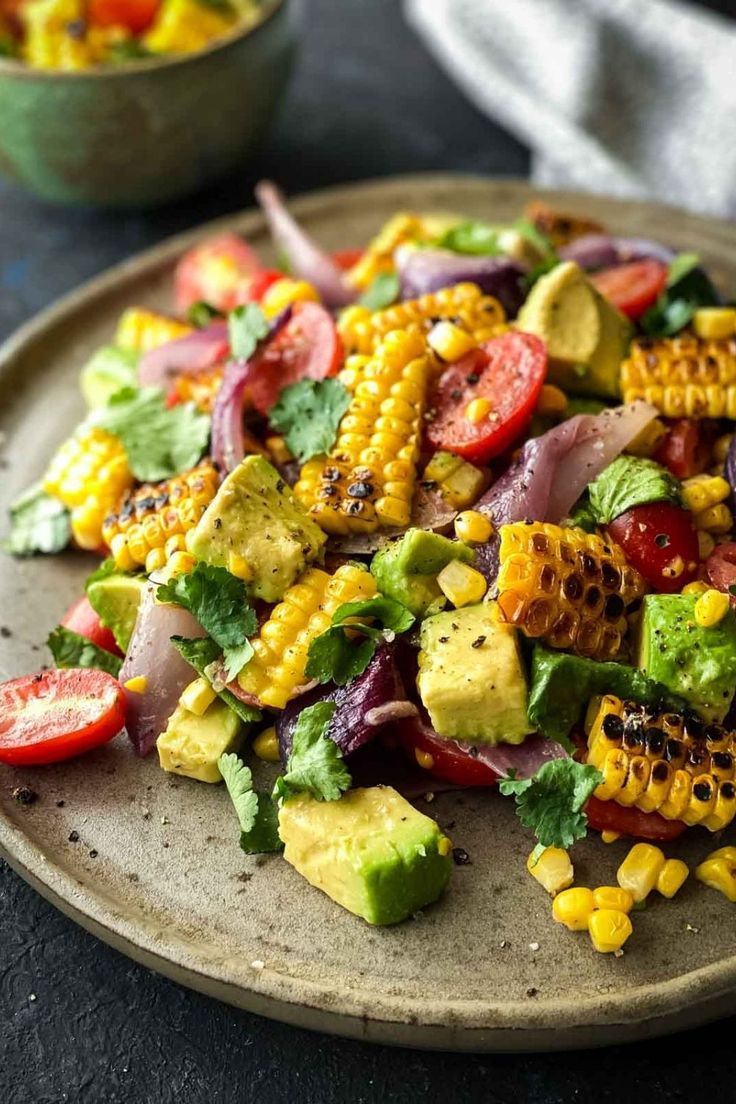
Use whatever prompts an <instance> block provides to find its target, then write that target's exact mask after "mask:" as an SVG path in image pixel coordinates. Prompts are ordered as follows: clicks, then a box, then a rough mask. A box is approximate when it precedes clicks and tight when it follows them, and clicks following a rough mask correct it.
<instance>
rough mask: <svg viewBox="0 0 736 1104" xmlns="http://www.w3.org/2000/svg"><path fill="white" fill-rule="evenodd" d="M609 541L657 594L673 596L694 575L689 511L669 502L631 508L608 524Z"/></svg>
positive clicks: (695, 542)
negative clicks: (619, 549)
mask: <svg viewBox="0 0 736 1104" xmlns="http://www.w3.org/2000/svg"><path fill="white" fill-rule="evenodd" d="M606 529H607V530H608V532H609V533H610V535H611V539H612V540H614V541H615V542H616V544H619V545H620V546H621V548H623V550H624V554H625V556H626V559H627V560H628V562H629V563H630V564H631V566H632V567H635V568H636V570H637V571H639V572H640V573H641V574H642V575H643V576H644V578H645V579H646V581H647V582H648V583H649V585H650V586H651V587H652V588H653V589H654V590H656V591H659V593H660V594H675V593H676V592H678V591H680V590H682V588H683V587H684V586H685V585H686V583H691V582H692V581H693V579H694V578H695V577H696V575H697V573H698V562H699V559H700V553H699V550H698V534H697V533H696V531H695V526H694V525H693V515H692V514H691V513H690V511H689V510H683V509H682V508H681V507H680V506H674V505H673V504H672V503H671V502H652V503H649V504H647V505H645V506H634V507H632V509H631V510H627V511H626V513H625V514H621V515H620V516H619V517H617V518H615V519H614V520H613V521H612V522H610V523H609V524H608V525H607V526H606Z"/></svg>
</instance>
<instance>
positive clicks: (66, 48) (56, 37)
mask: <svg viewBox="0 0 736 1104" xmlns="http://www.w3.org/2000/svg"><path fill="white" fill-rule="evenodd" d="M18 11H19V16H20V18H21V20H22V22H23V24H24V31H25V33H24V41H23V57H24V59H25V60H26V61H27V63H28V64H29V65H31V66H33V68H34V69H67V70H73V69H87V68H88V67H89V66H90V65H91V64H92V58H91V55H90V51H89V46H88V43H87V35H86V24H85V14H86V5H85V4H84V3H83V2H82V0H35V2H33V3H28V4H22V5H21V6H20V8H19V9H18Z"/></svg>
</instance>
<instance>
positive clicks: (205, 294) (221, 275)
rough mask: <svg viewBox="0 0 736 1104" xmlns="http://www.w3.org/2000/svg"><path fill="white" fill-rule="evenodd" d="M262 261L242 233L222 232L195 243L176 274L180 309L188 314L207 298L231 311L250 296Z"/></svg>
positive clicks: (208, 300)
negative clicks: (199, 243)
mask: <svg viewBox="0 0 736 1104" xmlns="http://www.w3.org/2000/svg"><path fill="white" fill-rule="evenodd" d="M261 267H262V266H261V262H260V260H259V259H258V257H257V255H256V253H255V252H254V251H253V250H252V249H251V247H250V246H249V245H248V244H247V243H246V242H245V241H243V239H242V238H241V237H239V235H238V234H220V235H218V236H217V237H216V238H210V239H209V240H207V241H205V242H203V243H202V244H201V245H196V246H194V248H193V249H190V250H189V251H188V252H187V253H185V254H184V256H183V257H182V258H181V260H180V261H179V263H178V264H177V266H176V271H175V273H174V294H175V298H176V306H177V309H178V310H179V311H180V312H181V313H182V314H185V313H186V311H188V310H189V308H190V307H191V306H193V305H194V304H195V303H199V302H202V301H204V302H205V303H209V304H210V305H211V306H213V307H215V308H216V309H217V310H220V311H230V310H233V309H234V308H235V307H237V306H238V305H239V304H240V303H245V302H247V301H248V298H249V292H248V289H249V286H250V283H251V280H252V278H253V277H254V276H255V275H257V274H258V273H259V272H260V271H261Z"/></svg>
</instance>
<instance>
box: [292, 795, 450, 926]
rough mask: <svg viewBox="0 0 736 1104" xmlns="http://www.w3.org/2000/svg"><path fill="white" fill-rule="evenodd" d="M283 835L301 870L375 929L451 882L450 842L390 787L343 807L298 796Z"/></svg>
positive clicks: (348, 799)
mask: <svg viewBox="0 0 736 1104" xmlns="http://www.w3.org/2000/svg"><path fill="white" fill-rule="evenodd" d="M279 835H280V836H281V839H282V840H283V841H284V858H285V859H286V861H287V862H288V863H291V865H292V866H293V867H294V869H295V870H298V871H299V873H300V874H301V875H302V876H303V877H304V878H306V879H307V881H308V882H309V883H310V884H311V885H313V886H316V888H317V889H321V890H322V891H323V893H326V894H327V896H328V897H331V898H332V900H333V901H336V902H337V903H338V905H342V907H343V908H345V909H347V910H348V912H352V913H355V915H356V916H362V917H363V919H364V920H367V921H368V923H369V924H398V923H399V921H401V920H405V919H406V918H407V917H408V916H411V915H412V914H413V913H415V912H416V911H417V909H420V908H424V906H425V905H429V904H431V903H432V902H433V901H436V900H437V898H438V897H439V896H440V894H441V893H442V891H443V889H444V888H445V886H446V885H447V883H448V881H449V879H450V870H451V866H452V860H451V857H450V851H451V845H450V841H449V840H448V839H447V837H446V836H444V835H443V834H442V832H441V831H440V829H439V827H438V826H437V824H435V822H434V821H433V820H432V819H431V818H430V817H428V816H425V815H424V814H423V813H420V812H418V811H417V810H416V809H415V808H414V807H413V806H412V805H410V804H409V802H408V801H406V799H405V798H403V797H402V796H401V794H399V793H397V792H396V790H394V789H392V788H391V786H372V787H371V788H370V789H360V790H348V792H347V793H346V794H343V796H342V797H341V798H340V799H339V800H338V801H316V800H315V799H314V798H313V797H311V796H310V795H309V794H297V795H296V796H295V797H291V798H289V800H288V801H285V802H284V804H283V805H282V806H281V809H280V811H279Z"/></svg>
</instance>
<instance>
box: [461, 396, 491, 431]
mask: <svg viewBox="0 0 736 1104" xmlns="http://www.w3.org/2000/svg"><path fill="white" fill-rule="evenodd" d="M492 413H493V403H492V402H491V400H490V399H485V398H483V397H482V396H481V397H479V398H477V399H471V400H470V402H469V403H468V405H467V406H466V407H465V417H466V418H467V419H468V421H469V422H470V424H471V425H480V423H481V422H484V421H485V420H486V418H487V417H488V416H489V415H490V414H492Z"/></svg>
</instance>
